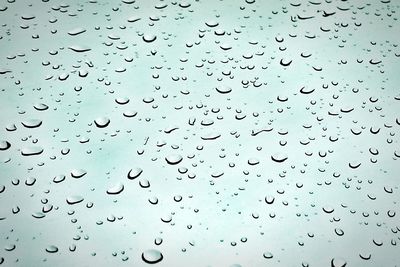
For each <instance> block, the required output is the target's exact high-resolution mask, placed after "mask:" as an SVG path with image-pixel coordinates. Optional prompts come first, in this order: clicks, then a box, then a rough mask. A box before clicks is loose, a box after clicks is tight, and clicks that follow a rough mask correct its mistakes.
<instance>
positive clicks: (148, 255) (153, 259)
mask: <svg viewBox="0 0 400 267" xmlns="http://www.w3.org/2000/svg"><path fill="white" fill-rule="evenodd" d="M162 259H163V255H162V253H161V252H160V251H158V250H156V249H148V250H146V251H145V252H143V253H142V260H143V261H144V262H146V263H150V264H155V263H158V262H160V261H162Z"/></svg>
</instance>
